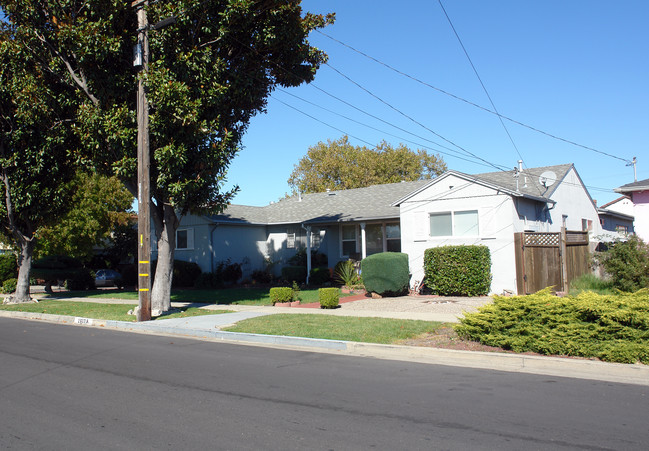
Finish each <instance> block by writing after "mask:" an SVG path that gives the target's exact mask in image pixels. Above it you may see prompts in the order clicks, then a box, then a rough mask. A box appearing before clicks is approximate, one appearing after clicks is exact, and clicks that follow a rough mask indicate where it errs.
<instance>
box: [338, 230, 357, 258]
mask: <svg viewBox="0 0 649 451" xmlns="http://www.w3.org/2000/svg"><path fill="white" fill-rule="evenodd" d="M343 227H354V239H353V241H354V243H355V246H354V249H355V251H354V253H355V254H358V253H360V246H359V242H358V241H359V238H360V234H359V233H358V224H340V228H339V233H340V240H339V242H340V257H341V258H349V257H350V256H349V255H345V254H344V253H343V242H345V241H352V239H343Z"/></svg>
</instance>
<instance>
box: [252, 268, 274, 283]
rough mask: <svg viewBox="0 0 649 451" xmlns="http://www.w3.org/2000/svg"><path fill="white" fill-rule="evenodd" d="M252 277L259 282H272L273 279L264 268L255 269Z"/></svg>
mask: <svg viewBox="0 0 649 451" xmlns="http://www.w3.org/2000/svg"><path fill="white" fill-rule="evenodd" d="M250 277H251V278H252V280H254V281H255V282H257V283H270V282H272V280H273V276H272V275H271V274H270V273H269V272H268V271H264V270H263V269H257V270H255V271H253V272H252V274H251V275H250Z"/></svg>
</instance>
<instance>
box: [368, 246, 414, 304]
mask: <svg viewBox="0 0 649 451" xmlns="http://www.w3.org/2000/svg"><path fill="white" fill-rule="evenodd" d="M361 274H362V275H363V283H364V284H365V289H366V290H367V291H371V292H374V293H378V294H380V295H381V296H399V295H401V294H403V293H406V292H407V291H408V283H409V282H410V270H409V268H408V255H407V254H404V253H401V252H383V253H380V254H374V255H370V256H369V257H367V258H365V259H363V261H361Z"/></svg>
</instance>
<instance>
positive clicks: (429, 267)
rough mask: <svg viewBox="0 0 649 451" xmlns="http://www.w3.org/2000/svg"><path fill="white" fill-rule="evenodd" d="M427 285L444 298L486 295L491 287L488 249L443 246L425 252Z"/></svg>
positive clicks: (425, 280) (483, 247) (484, 247)
mask: <svg viewBox="0 0 649 451" xmlns="http://www.w3.org/2000/svg"><path fill="white" fill-rule="evenodd" d="M424 283H425V285H426V286H427V287H428V288H429V289H430V290H431V291H432V292H433V293H434V294H439V295H442V296H483V295H486V294H488V293H489V289H490V288H491V254H490V252H489V248H488V247H487V246H441V247H434V248H431V249H426V251H425V252H424Z"/></svg>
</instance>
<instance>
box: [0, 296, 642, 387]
mask: <svg viewBox="0 0 649 451" xmlns="http://www.w3.org/2000/svg"><path fill="white" fill-rule="evenodd" d="M68 300H79V301H86V302H87V301H89V300H88V299H86V298H83V299H81V298H79V299H68ZM93 302H104V303H112V302H121V303H125V304H133V305H135V304H134V303H133V302H123V301H116V300H111V299H108V300H106V299H102V300H93ZM487 302H491V300H490V298H479V299H464V298H426V297H419V296H417V297H403V298H389V299H388V298H386V299H362V300H359V301H355V302H349V303H345V304H342V305H341V308H339V309H334V310H321V309H315V308H296V307H290V308H286V307H271V306H243V305H242V306H236V305H213V304H209V305H208V304H187V303H172V306H174V307H185V306H188V305H191V306H196V307H201V308H206V309H210V310H234V311H235V312H234V313H224V314H220V315H205V316H197V317H190V318H173V319H159V320H156V321H149V322H143V323H132V322H124V321H104V320H94V319H88V318H74V317H66V316H59V315H49V314H41V313H25V312H5V311H0V316H2V317H11V318H21V319H26V320H43V321H50V322H56V323H61V324H73V325H80V326H86V327H102V328H107V329H113V330H121V331H127V332H136V333H146V334H156V335H172V336H180V337H185V338H194V339H201V340H210V341H223V342H229V343H237V344H247V345H254V346H269V347H273V348H285V349H300V350H309V351H311V352H323V353H331V354H337V355H347V356H355V357H369V358H377V359H388V360H399V361H404V362H417V363H424V364H434V365H449V366H460V367H470V368H481V369H489V370H498V371H510V372H519V373H532V374H544V375H548V376H557V377H571V378H579V379H590V380H600V381H608V382H618V383H628V384H638V385H647V386H649V366H647V365H640V364H636V365H625V364H616V363H605V362H600V361H594V360H586V359H571V358H558V357H541V356H528V355H521V354H509V353H495V352H493V353H492V352H473V351H455V350H448V349H437V348H424V347H416V346H395V345H379V344H371V343H355V342H347V341H340V340H321V339H312V338H299V337H284V336H272V335H258V334H247V333H236V332H225V331H223V330H222V329H223V328H225V327H226V326H229V325H232V324H234V323H236V322H238V321H242V320H244V319H248V318H255V317H258V316H264V315H272V314H278V313H292V314H326V315H335V316H355V317H359V316H362V317H381V318H398V319H419V320H426V321H445V322H448V321H458V317H459V316H461V315H462V312H464V311H473V310H475V309H476V308H477V307H478V306H479V305H483V304H485V303H487Z"/></svg>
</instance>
